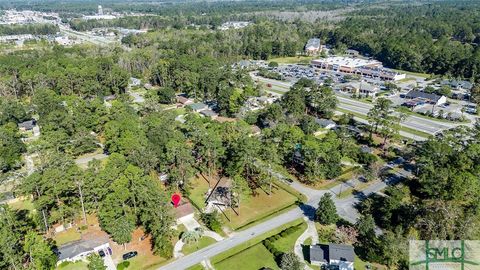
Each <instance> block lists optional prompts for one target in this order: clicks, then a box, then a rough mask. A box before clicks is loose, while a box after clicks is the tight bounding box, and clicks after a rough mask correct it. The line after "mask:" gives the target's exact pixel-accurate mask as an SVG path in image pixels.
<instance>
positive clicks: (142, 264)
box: [126, 255, 167, 270]
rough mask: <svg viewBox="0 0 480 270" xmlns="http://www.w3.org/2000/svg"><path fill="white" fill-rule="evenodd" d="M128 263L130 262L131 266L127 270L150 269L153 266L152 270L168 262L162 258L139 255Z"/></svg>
mask: <svg viewBox="0 0 480 270" xmlns="http://www.w3.org/2000/svg"><path fill="white" fill-rule="evenodd" d="M128 261H129V262H130V265H129V266H128V267H127V268H126V269H128V270H130V269H131V270H136V269H149V267H151V266H154V267H152V269H155V268H156V267H158V266H160V265H163V264H164V263H166V262H167V260H166V259H164V258H162V257H159V256H149V255H138V256H137V257H135V258H132V259H130V260H128Z"/></svg>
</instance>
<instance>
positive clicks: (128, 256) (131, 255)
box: [122, 251, 138, 260]
mask: <svg viewBox="0 0 480 270" xmlns="http://www.w3.org/2000/svg"><path fill="white" fill-rule="evenodd" d="M137 255H138V252H136V251H130V252H127V253H125V254H123V256H122V257H123V259H124V260H128V259H131V258H133V257H135V256H137Z"/></svg>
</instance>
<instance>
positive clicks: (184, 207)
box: [174, 199, 193, 219]
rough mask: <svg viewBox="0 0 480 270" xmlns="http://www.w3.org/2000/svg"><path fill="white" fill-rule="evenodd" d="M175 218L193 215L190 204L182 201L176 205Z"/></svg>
mask: <svg viewBox="0 0 480 270" xmlns="http://www.w3.org/2000/svg"><path fill="white" fill-rule="evenodd" d="M174 211H175V217H176V218H177V219H179V218H182V217H185V216H188V215H191V214H193V207H192V204H191V203H190V202H188V201H185V199H183V201H182V203H181V204H180V205H178V206H177V207H176V208H175V209H174Z"/></svg>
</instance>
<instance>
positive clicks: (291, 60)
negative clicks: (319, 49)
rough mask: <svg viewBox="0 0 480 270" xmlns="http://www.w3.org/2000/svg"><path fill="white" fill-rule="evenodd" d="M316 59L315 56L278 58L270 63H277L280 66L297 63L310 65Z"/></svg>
mask: <svg viewBox="0 0 480 270" xmlns="http://www.w3.org/2000/svg"><path fill="white" fill-rule="evenodd" d="M313 59H314V57H313V56H291V57H278V58H272V59H270V60H268V62H277V63H279V64H297V63H300V62H302V63H310V61H312V60H313Z"/></svg>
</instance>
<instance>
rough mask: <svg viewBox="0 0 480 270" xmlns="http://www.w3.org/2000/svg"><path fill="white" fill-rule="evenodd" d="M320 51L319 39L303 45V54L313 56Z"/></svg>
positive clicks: (310, 40) (313, 39)
mask: <svg viewBox="0 0 480 270" xmlns="http://www.w3.org/2000/svg"><path fill="white" fill-rule="evenodd" d="M320 51H321V47H320V39H319V38H311V39H309V40H308V41H307V44H306V45H305V53H306V54H308V55H315V54H317V53H319V52H320Z"/></svg>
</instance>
